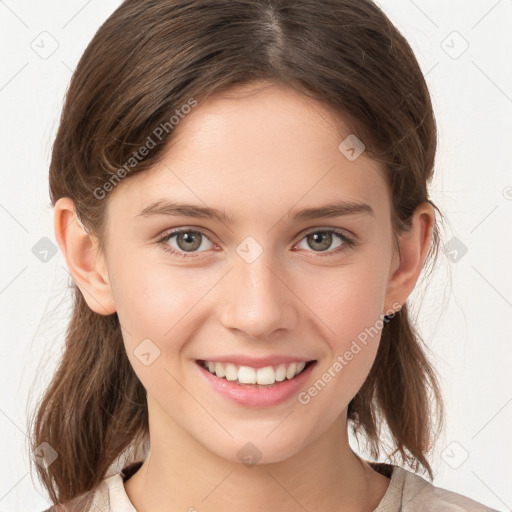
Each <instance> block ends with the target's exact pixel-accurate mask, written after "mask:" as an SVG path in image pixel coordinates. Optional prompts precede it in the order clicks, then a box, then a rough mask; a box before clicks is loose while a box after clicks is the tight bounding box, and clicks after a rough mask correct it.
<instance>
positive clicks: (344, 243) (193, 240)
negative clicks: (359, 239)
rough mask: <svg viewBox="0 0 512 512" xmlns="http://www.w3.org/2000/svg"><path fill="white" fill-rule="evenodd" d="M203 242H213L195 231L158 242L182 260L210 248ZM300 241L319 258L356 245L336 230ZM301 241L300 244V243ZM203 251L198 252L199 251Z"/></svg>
mask: <svg viewBox="0 0 512 512" xmlns="http://www.w3.org/2000/svg"><path fill="white" fill-rule="evenodd" d="M174 238H175V240H174V244H175V245H174V246H173V245H172V244H169V241H170V240H172V239H174ZM336 239H338V241H339V243H338V245H336V246H335V247H334V249H331V250H328V249H329V247H331V245H332V243H333V242H335V241H336ZM205 240H206V241H207V243H206V245H208V243H209V244H213V242H212V241H211V240H210V239H209V238H208V237H207V236H206V235H205V234H204V233H203V232H202V231H198V230H196V229H184V228H181V229H175V230H173V231H171V232H170V233H167V234H165V235H164V236H163V237H162V238H160V240H159V241H158V243H159V244H162V246H163V249H164V251H166V252H169V253H171V254H172V255H175V256H179V257H183V258H195V257H196V256H195V253H197V252H204V250H208V249H209V248H211V246H210V247H206V248H205V247H204V245H205V243H204V242H205ZM302 240H305V241H306V243H307V245H308V246H309V248H312V249H313V252H325V253H326V254H319V256H321V257H325V256H333V255H336V254H339V253H341V252H343V251H347V250H349V249H350V248H352V247H354V246H355V245H356V242H355V241H354V240H352V239H351V238H349V237H348V236H347V235H345V233H344V232H342V231H340V230H338V229H332V228H330V229H316V230H315V231H310V232H309V233H306V235H305V236H304V237H303V239H302ZM302 240H301V242H302ZM201 248H202V249H203V250H199V249H201Z"/></svg>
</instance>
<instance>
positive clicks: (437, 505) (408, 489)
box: [377, 466, 498, 512]
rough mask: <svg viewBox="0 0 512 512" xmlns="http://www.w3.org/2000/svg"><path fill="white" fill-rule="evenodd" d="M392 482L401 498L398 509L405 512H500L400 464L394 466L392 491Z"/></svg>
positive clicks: (384, 509)
mask: <svg viewBox="0 0 512 512" xmlns="http://www.w3.org/2000/svg"><path fill="white" fill-rule="evenodd" d="M393 481H394V482H393ZM392 483H394V487H395V489H394V491H395V494H396V497H397V498H398V499H399V500H400V508H399V509H398V510H402V511H403V512H423V511H425V512H426V511H428V512H498V511H496V510H495V509H492V508H491V507H487V506H486V505H484V504H482V503H479V502H477V501H474V500H472V499H470V498H468V497H466V496H463V495H462V494H458V493H456V492H453V491H449V490H447V489H442V488H440V487H436V486H435V485H434V484H432V483H431V482H429V481H427V480H425V479H424V478H423V477H421V476H419V475H417V474H415V473H413V472H411V471H409V470H406V469H404V468H401V467H399V466H394V468H393V477H392V479H391V483H390V490H391V491H393V489H391V484H392ZM386 494H387V493H386ZM385 498H386V496H385V497H384V499H385ZM377 510H378V511H379V512H380V511H382V512H384V511H387V510H393V508H389V509H388V508H382V509H381V508H380V507H379V508H378V509H377Z"/></svg>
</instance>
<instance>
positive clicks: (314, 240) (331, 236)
mask: <svg viewBox="0 0 512 512" xmlns="http://www.w3.org/2000/svg"><path fill="white" fill-rule="evenodd" d="M336 238H337V239H338V240H340V243H338V245H336V246H335V247H334V248H333V249H331V250H328V249H329V247H331V246H332V243H333V242H335V241H336ZM303 240H305V243H306V244H307V246H308V247H309V248H312V249H314V250H313V252H326V253H327V254H319V256H322V257H324V256H333V255H335V254H339V253H341V252H342V251H346V250H348V249H350V248H352V247H354V246H355V241H354V240H352V239H351V238H349V237H348V236H347V235H345V233H343V232H342V231H340V230H338V229H321V230H319V229H316V230H315V231H310V232H309V233H306V235H305V236H304V238H303ZM301 242H302V241H301ZM306 248H307V247H306Z"/></svg>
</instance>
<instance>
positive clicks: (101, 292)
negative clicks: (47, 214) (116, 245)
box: [54, 197, 116, 315]
mask: <svg viewBox="0 0 512 512" xmlns="http://www.w3.org/2000/svg"><path fill="white" fill-rule="evenodd" d="M54 231H55V238H56V240H57V243H58V245H59V247H60V250H61V252H62V254H63V255H64V257H65V259H66V263H67V266H68V269H69V272H70V274H71V277H72V278H73V281H74V282H75V283H76V285H77V286H78V287H79V288H80V291H81V292H82V294H83V296H84V299H85V300H86V302H87V304H88V306H89V307H90V308H91V309H92V310H93V311H95V312H96V313H99V314H101V315H110V314H112V313H114V312H115V311H116V307H115V303H114V298H113V295H112V291H111V287H110V283H109V281H108V274H107V269H106V262H105V258H104V257H103V255H101V254H99V252H98V244H97V238H96V237H95V236H94V235H91V234H89V233H87V231H86V229H85V228H84V226H83V225H82V223H81V222H80V219H79V218H78V217H77V215H76V210H75V206H74V202H73V200H72V199H70V198H69V197H62V198H60V199H59V200H58V201H57V202H56V203H55V207H54Z"/></svg>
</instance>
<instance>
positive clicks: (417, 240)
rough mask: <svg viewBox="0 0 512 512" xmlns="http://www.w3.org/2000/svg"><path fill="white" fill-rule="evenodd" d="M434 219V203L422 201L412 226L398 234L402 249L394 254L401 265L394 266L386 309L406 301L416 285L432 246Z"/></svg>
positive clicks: (387, 294)
mask: <svg viewBox="0 0 512 512" xmlns="http://www.w3.org/2000/svg"><path fill="white" fill-rule="evenodd" d="M434 222H435V212H434V209H433V207H432V205H431V204H430V203H428V202H423V203H421V204H420V205H419V206H418V207H417V208H416V209H415V210H414V213H413V216H412V220H411V227H410V229H409V230H407V231H404V232H403V233H402V234H400V235H399V236H398V244H399V246H400V251H399V252H398V249H397V253H396V254H395V257H394V258H393V261H394V262H395V261H396V260H398V265H396V264H395V266H394V268H393V269H392V270H391V272H392V275H391V277H390V279H389V281H388V287H387V290H386V301H385V306H386V307H385V311H390V310H397V309H399V308H397V307H396V304H400V305H403V304H404V303H405V301H406V299H407V297H408V296H409V295H410V293H411V292H412V290H413V289H414V286H415V285H416V282H417V280H418V277H419V275H420V273H421V269H422V267H423V263H424V262H425V258H426V256H427V254H428V251H429V248H430V243H431V240H432V232H433V228H434ZM393 304H394V305H395V306H393Z"/></svg>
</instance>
